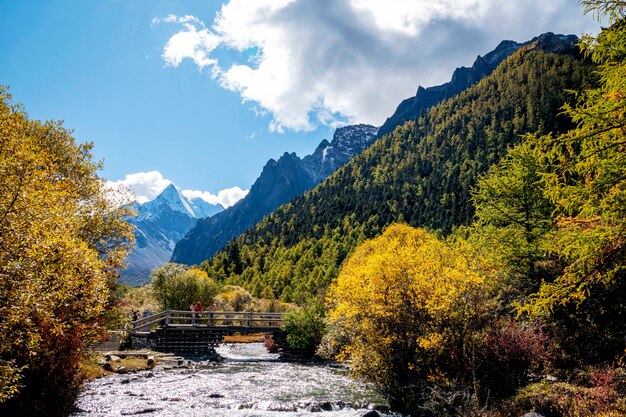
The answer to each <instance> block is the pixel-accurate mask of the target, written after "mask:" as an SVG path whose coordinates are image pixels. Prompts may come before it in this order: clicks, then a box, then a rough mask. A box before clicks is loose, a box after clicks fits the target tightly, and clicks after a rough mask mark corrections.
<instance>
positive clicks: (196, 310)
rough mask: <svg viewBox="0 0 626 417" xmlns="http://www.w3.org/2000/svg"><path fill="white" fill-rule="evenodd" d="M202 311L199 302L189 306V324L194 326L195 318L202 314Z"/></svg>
mask: <svg viewBox="0 0 626 417" xmlns="http://www.w3.org/2000/svg"><path fill="white" fill-rule="evenodd" d="M202 310H203V308H202V303H201V302H200V301H196V302H195V303H193V305H192V306H191V324H194V325H195V324H196V317H197V316H198V313H200V312H202Z"/></svg>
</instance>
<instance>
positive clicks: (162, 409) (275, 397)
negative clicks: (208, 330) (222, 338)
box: [73, 343, 391, 417]
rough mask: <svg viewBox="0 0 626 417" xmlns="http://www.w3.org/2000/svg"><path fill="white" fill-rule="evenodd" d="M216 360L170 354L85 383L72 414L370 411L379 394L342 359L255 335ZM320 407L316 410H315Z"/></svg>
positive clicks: (358, 415) (338, 414)
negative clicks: (316, 357) (296, 354)
mask: <svg viewBox="0 0 626 417" xmlns="http://www.w3.org/2000/svg"><path fill="white" fill-rule="evenodd" d="M218 353H219V354H220V355H221V356H222V357H224V361H223V362H221V363H211V362H203V361H187V360H178V359H174V358H172V359H171V360H163V361H157V365H156V366H155V367H154V368H153V369H151V370H145V371H140V372H134V373H129V374H114V375H110V376H107V377H104V378H100V379H97V380H94V381H92V382H90V383H89V384H87V386H86V388H85V390H84V392H83V393H82V395H81V396H80V398H79V400H78V402H77V404H76V406H77V411H76V412H75V413H74V414H73V416H74V417H87V416H91V417H95V416H127V415H154V416H181V415H184V416H186V417H195V416H198V417H199V416H209V415H210V416H218V417H219V416H225V417H231V416H237V417H252V416H263V417H265V416H267V417H270V416H285V417H292V416H310V415H324V416H333V417H344V416H345V417H348V416H351V417H362V416H368V417H375V416H381V415H382V416H385V415H391V414H387V413H385V402H384V400H383V399H382V398H381V397H380V396H379V395H377V394H376V393H375V392H374V391H373V390H372V389H371V387H368V386H367V385H364V384H360V383H355V382H354V381H352V380H351V379H350V378H349V377H348V375H347V371H346V370H345V369H344V368H343V367H340V366H333V365H320V364H301V363H283V362H279V361H278V360H277V356H276V355H273V354H268V353H267V352H266V351H265V348H264V347H263V345H262V344H261V343H249V344H227V345H223V346H221V347H220V348H219V351H218ZM320 413H322V414H320Z"/></svg>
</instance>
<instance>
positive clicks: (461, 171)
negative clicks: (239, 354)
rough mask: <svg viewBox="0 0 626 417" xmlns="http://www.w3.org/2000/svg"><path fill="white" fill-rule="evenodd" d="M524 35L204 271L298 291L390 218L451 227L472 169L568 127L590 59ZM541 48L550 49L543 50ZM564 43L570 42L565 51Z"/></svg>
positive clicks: (321, 284) (315, 284)
mask: <svg viewBox="0 0 626 417" xmlns="http://www.w3.org/2000/svg"><path fill="white" fill-rule="evenodd" d="M551 50H554V51H557V52H562V49H560V48H559V47H558V45H556V46H555V47H554V48H550V47H546V45H537V44H531V45H529V46H526V47H524V48H522V49H521V50H520V51H518V52H517V53H515V54H514V55H512V56H511V57H510V58H508V59H507V60H505V61H504V62H503V63H502V64H501V65H500V66H499V67H498V68H497V69H496V70H495V71H494V72H493V73H492V74H491V75H490V76H488V77H486V78H485V79H483V80H482V81H481V82H479V83H478V84H477V85H475V86H473V87H471V88H470V89H468V90H466V91H464V92H463V93H461V94H459V95H457V96H455V97H454V98H452V99H450V100H448V101H445V102H443V103H442V104H440V105H438V106H436V107H434V108H432V109H431V110H430V111H429V112H428V113H427V114H426V115H425V116H424V117H422V118H421V119H419V120H418V121H416V122H408V123H406V124H405V125H403V126H401V127H399V128H397V129H396V130H395V131H394V132H393V133H391V134H389V135H387V136H385V137H383V138H381V139H379V140H378V141H377V142H375V143H374V144H373V145H372V146H371V147H370V148H368V149H366V150H365V151H364V152H363V153H362V154H361V155H359V156H357V157H355V158H354V159H352V160H351V161H350V162H349V163H348V164H347V165H345V166H344V167H343V168H342V169H340V170H338V171H337V172H335V173H334V174H333V175H332V176H330V177H329V178H328V179H327V180H326V181H324V182H323V183H322V184H320V185H319V186H318V187H316V188H315V189H313V190H312V191H310V192H308V193H306V194H304V195H303V196H300V197H297V198H295V199H294V200H292V202H291V203H289V204H286V205H284V206H282V207H280V208H279V209H278V210H277V211H275V212H274V213H272V214H270V215H269V216H267V217H266V218H264V219H263V220H262V221H261V222H260V223H259V224H258V225H257V226H256V227H254V228H253V229H251V230H250V231H248V232H246V233H245V234H243V235H241V236H240V237H239V238H237V239H235V240H233V241H231V242H230V243H229V244H228V245H227V247H226V249H225V250H224V251H223V252H221V253H219V254H217V255H216V256H215V257H213V258H212V259H211V260H209V261H207V262H205V263H204V264H203V267H204V268H206V269H207V270H208V272H209V274H210V275H211V276H214V277H216V278H218V279H225V280H227V281H228V282H231V283H237V284H240V285H244V286H246V287H248V288H250V289H251V290H253V291H254V292H256V293H260V292H261V291H263V290H264V289H265V290H268V289H272V290H273V291H274V294H275V295H276V296H278V297H281V298H282V299H284V300H287V301H289V300H296V301H299V300H302V299H304V298H305V297H306V296H308V295H309V294H312V293H315V292H316V291H318V290H320V289H323V288H325V287H326V286H327V285H328V284H329V283H330V281H331V280H332V279H333V278H334V277H335V276H336V274H337V269H338V267H339V266H340V264H341V262H342V261H343V260H344V259H345V257H346V256H347V254H348V253H350V252H351V251H352V250H353V249H354V248H355V247H356V245H357V244H358V243H360V242H362V241H363V240H364V239H366V238H369V237H372V236H375V235H378V234H379V233H380V232H381V231H382V230H383V228H384V227H385V226H387V225H389V224H390V223H392V222H397V221H400V222H406V223H408V224H410V225H413V226H423V227H428V228H430V229H437V230H441V231H443V232H444V233H445V232H449V231H450V230H451V229H452V228H454V227H455V226H458V225H462V224H467V223H469V222H470V220H471V219H472V216H473V208H472V205H471V201H470V190H471V188H472V187H473V186H474V184H475V183H476V180H477V178H478V176H479V175H480V174H481V173H484V172H485V171H486V170H487V168H488V167H489V166H490V165H492V164H493V163H495V162H497V161H498V160H499V159H500V158H501V157H502V156H503V155H504V154H505V153H506V150H507V148H508V147H509V146H511V145H513V144H515V143H518V142H519V141H520V140H521V138H522V135H523V134H525V133H527V132H539V133H540V134H544V133H548V132H561V131H563V130H564V129H566V128H568V127H569V122H568V121H567V119H566V118H565V117H563V116H561V115H560V109H561V106H562V105H563V103H565V102H566V101H572V100H573V97H572V96H571V95H570V94H569V93H567V90H572V89H579V88H580V87H581V85H582V84H583V83H584V82H585V80H586V79H587V77H588V74H589V70H590V68H589V67H590V66H589V65H587V64H584V63H583V62H582V61H581V59H580V58H579V57H576V56H572V54H570V53H565V54H555V53H549V52H550V51H551ZM546 51H548V52H546ZM570 52H571V51H570Z"/></svg>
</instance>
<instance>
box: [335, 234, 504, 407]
mask: <svg viewBox="0 0 626 417" xmlns="http://www.w3.org/2000/svg"><path fill="white" fill-rule="evenodd" d="M484 268H485V264H483V263H482V262H481V260H480V259H479V258H477V257H475V256H470V253H469V252H468V251H466V250H465V249H464V248H463V244H462V243H458V244H455V247H453V245H452V244H447V243H444V242H442V241H440V240H438V239H437V238H435V237H434V236H432V235H430V234H429V233H428V232H426V231H424V230H421V229H415V228H412V227H409V226H407V225H403V224H394V225H391V226H390V227H388V228H387V230H386V231H385V232H384V233H383V234H382V235H381V236H380V237H378V238H376V239H373V240H368V241H366V242H365V243H363V244H362V245H361V246H360V247H359V248H357V250H356V251H355V252H354V254H353V255H352V256H351V257H350V258H349V259H348V260H347V262H346V263H345V264H344V266H343V268H342V270H341V271H340V273H339V277H338V278H337V281H336V283H335V284H334V285H333V286H331V289H330V292H329V295H328V301H329V303H330V306H331V308H330V313H329V336H328V337H327V339H329V340H326V341H325V345H326V346H327V347H328V349H329V351H334V353H335V356H336V358H338V359H339V360H342V361H347V362H348V363H349V364H350V367H351V370H352V372H353V373H354V374H355V375H356V376H358V377H362V378H365V379H367V380H370V381H373V382H374V383H375V384H376V386H377V388H378V389H379V390H380V391H381V392H383V393H384V394H385V395H386V396H387V397H388V398H389V399H390V402H391V405H392V407H394V408H395V409H398V410H407V409H408V410H411V409H413V408H414V407H415V406H416V404H417V403H419V401H420V398H419V395H420V394H421V393H422V392H423V389H424V388H425V386H426V385H428V384H442V385H445V384H448V383H449V382H450V381H451V380H455V379H456V380H458V382H459V383H461V384H472V383H473V381H472V375H471V368H472V361H473V360H474V357H473V355H474V354H475V351H476V349H477V345H478V344H479V343H480V340H478V339H479V334H480V331H481V329H482V328H483V327H484V324H485V323H486V322H487V321H488V320H489V317H490V311H491V310H492V308H493V306H492V305H491V303H490V302H489V300H488V298H487V296H486V294H487V293H488V292H489V285H488V283H487V281H486V279H485V278H484V276H485V275H484Z"/></svg>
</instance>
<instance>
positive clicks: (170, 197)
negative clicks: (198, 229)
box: [137, 184, 223, 219]
mask: <svg viewBox="0 0 626 417" xmlns="http://www.w3.org/2000/svg"><path fill="white" fill-rule="evenodd" d="M137 208H138V210H139V218H140V219H145V218H148V217H151V216H154V215H156V214H157V213H161V212H163V210H164V209H169V210H171V211H177V212H179V213H183V214H185V215H187V216H189V217H192V218H194V219H201V218H203V217H208V216H211V215H213V214H215V213H217V212H219V211H222V209H223V207H222V206H220V205H219V204H217V205H213V204H210V203H207V202H206V201H204V200H202V199H201V198H199V197H198V198H193V199H190V198H188V197H186V196H185V195H184V194H183V193H182V191H181V190H180V188H178V187H177V186H175V185H174V184H170V185H168V186H167V187H166V188H165V189H164V190H163V191H161V194H159V195H158V196H157V197H156V198H155V199H154V200H152V201H148V202H147V203H144V204H140V205H138V206H137Z"/></svg>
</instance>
